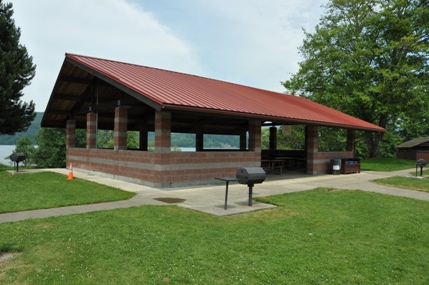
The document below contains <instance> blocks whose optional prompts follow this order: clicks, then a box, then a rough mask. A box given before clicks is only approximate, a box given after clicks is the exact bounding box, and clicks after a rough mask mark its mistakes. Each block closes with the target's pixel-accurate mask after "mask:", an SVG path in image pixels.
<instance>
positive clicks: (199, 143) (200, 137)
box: [195, 131, 204, 151]
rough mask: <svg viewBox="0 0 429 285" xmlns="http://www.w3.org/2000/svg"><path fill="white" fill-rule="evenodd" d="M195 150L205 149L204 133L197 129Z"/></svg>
mask: <svg viewBox="0 0 429 285" xmlns="http://www.w3.org/2000/svg"><path fill="white" fill-rule="evenodd" d="M195 150H196V151H203V150H204V133H203V132H201V131H197V132H196V134H195Z"/></svg>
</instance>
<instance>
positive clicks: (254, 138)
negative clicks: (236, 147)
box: [249, 121, 261, 152]
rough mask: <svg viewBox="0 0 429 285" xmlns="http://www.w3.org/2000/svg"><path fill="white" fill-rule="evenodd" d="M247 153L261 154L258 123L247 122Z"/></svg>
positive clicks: (259, 126)
mask: <svg viewBox="0 0 429 285" xmlns="http://www.w3.org/2000/svg"><path fill="white" fill-rule="evenodd" d="M249 151H254V152H261V122H260V121H249Z"/></svg>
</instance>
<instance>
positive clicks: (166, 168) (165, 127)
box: [154, 111, 171, 188]
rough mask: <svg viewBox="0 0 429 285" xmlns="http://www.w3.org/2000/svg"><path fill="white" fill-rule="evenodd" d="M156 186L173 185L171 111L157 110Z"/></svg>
mask: <svg viewBox="0 0 429 285" xmlns="http://www.w3.org/2000/svg"><path fill="white" fill-rule="evenodd" d="M155 155H156V165H155V170H156V173H155V177H154V180H155V187H158V188H166V187H170V185H171V173H170V170H171V165H170V163H171V162H170V158H171V113H169V112H165V111H155Z"/></svg>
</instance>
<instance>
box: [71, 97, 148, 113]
mask: <svg viewBox="0 0 429 285" xmlns="http://www.w3.org/2000/svg"><path fill="white" fill-rule="evenodd" d="M138 103H141V101H139V100H137V99H135V98H133V97H128V98H124V99H120V100H113V101H109V102H104V103H99V104H97V105H94V106H93V107H91V106H90V107H85V108H80V109H76V110H73V111H72V115H75V114H84V113H89V112H97V111H100V110H104V109H113V108H115V107H118V106H126V105H135V104H138Z"/></svg>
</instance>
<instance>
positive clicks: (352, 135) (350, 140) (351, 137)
mask: <svg viewBox="0 0 429 285" xmlns="http://www.w3.org/2000/svg"><path fill="white" fill-rule="evenodd" d="M355 142H356V131H355V130H347V148H346V150H347V151H352V152H353V154H354V155H355Z"/></svg>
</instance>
